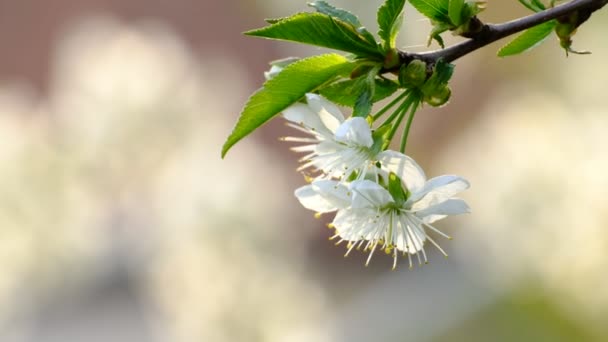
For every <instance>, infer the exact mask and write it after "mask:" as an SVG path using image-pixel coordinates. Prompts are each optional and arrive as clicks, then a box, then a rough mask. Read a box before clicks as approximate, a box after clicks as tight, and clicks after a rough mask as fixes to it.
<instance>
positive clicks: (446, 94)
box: [424, 85, 452, 107]
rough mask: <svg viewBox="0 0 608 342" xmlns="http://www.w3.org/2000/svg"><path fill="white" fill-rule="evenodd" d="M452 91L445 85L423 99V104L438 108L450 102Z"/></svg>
mask: <svg viewBox="0 0 608 342" xmlns="http://www.w3.org/2000/svg"><path fill="white" fill-rule="evenodd" d="M451 95H452V90H451V89H450V87H448V86H447V85H445V86H443V87H441V88H439V89H437V90H436V91H434V92H433V93H431V94H428V95H426V96H425V97H424V102H426V103H428V104H429V105H431V106H433V107H440V106H443V105H444V104H446V103H447V102H448V101H449V100H450V96H451Z"/></svg>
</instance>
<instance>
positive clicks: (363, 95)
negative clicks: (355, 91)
mask: <svg viewBox="0 0 608 342" xmlns="http://www.w3.org/2000/svg"><path fill="white" fill-rule="evenodd" d="M359 88H360V89H359V96H357V100H356V101H355V107H354V108H353V117H366V116H368V115H369V113H371V111H372V106H373V104H374V101H373V100H374V90H375V89H374V88H375V83H374V81H373V79H372V80H371V82H370V81H364V82H362V83H361V86H360V87H359Z"/></svg>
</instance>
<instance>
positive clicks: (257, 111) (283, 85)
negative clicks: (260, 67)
mask: <svg viewBox="0 0 608 342" xmlns="http://www.w3.org/2000/svg"><path fill="white" fill-rule="evenodd" d="M352 68H353V63H352V62H350V61H349V60H348V59H346V58H345V57H343V56H340V55H338V54H333V53H332V54H325V55H319V56H313V57H309V58H305V59H302V60H299V61H297V62H294V63H292V64H289V65H287V66H286V67H285V69H283V71H281V72H280V73H279V74H278V75H276V76H275V77H274V78H273V79H270V80H268V81H266V83H265V84H264V87H262V88H261V89H259V90H258V91H256V92H255V93H254V94H253V95H252V96H251V97H250V98H249V100H248V101H247V103H246V104H245V107H244V108H243V111H242V112H241V115H240V117H239V119H238V121H237V123H236V125H235V127H234V129H233V130H232V133H230V136H228V139H226V142H225V143H224V146H223V147H222V158H223V157H224V156H225V155H226V153H227V152H228V150H229V149H230V148H231V147H232V146H234V144H236V143H237V142H238V141H239V140H241V139H243V138H244V137H245V136H247V135H248V134H249V133H251V132H253V131H254V130H255V129H256V128H258V127H260V126H261V125H262V124H264V123H265V122H267V121H268V120H270V119H271V118H272V117H274V116H275V115H277V114H278V113H279V112H281V111H282V110H284V109H285V108H287V107H289V106H290V105H291V104H293V103H295V102H296V101H298V100H300V99H301V98H302V97H303V96H304V95H305V94H306V93H308V92H312V91H314V90H315V89H317V88H318V87H320V86H321V85H323V84H324V83H326V82H328V81H331V80H333V79H334V78H336V77H337V76H340V75H347V74H349V73H350V71H351V70H352Z"/></svg>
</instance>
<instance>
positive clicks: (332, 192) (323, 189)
mask: <svg viewBox="0 0 608 342" xmlns="http://www.w3.org/2000/svg"><path fill="white" fill-rule="evenodd" d="M311 185H312V188H313V190H314V191H315V192H316V193H318V194H319V195H320V196H321V197H322V198H323V199H325V200H326V201H327V202H329V203H331V205H332V206H333V207H334V208H337V209H344V208H346V207H348V206H350V204H351V200H352V198H351V197H352V196H351V192H350V191H349V190H348V188H347V187H346V186H345V185H343V184H341V183H339V182H336V181H332V180H318V181H314V182H312V184H311Z"/></svg>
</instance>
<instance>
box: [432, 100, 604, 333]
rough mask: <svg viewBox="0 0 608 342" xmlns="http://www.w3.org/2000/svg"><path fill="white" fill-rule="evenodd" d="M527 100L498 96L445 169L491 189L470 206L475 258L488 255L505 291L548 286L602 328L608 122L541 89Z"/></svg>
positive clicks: (449, 152)
mask: <svg viewBox="0 0 608 342" xmlns="http://www.w3.org/2000/svg"><path fill="white" fill-rule="evenodd" d="M526 94H534V95H533V96H532V95H530V96H528V95H526ZM526 94H523V93H522V92H520V91H514V90H513V89H505V91H504V92H499V93H498V94H496V95H495V96H496V99H499V100H494V101H491V102H490V103H488V105H487V108H486V110H485V111H484V114H483V117H482V119H481V120H480V121H479V122H477V123H475V124H473V125H471V127H470V128H468V129H467V131H466V132H464V133H463V135H462V137H461V139H460V141H459V142H457V143H455V144H452V145H451V148H449V149H446V151H445V158H444V162H445V163H446V164H448V165H450V166H451V167H455V168H456V170H457V171H458V172H462V173H465V174H467V175H469V176H470V179H471V180H472V182H475V183H476V184H478V187H479V189H483V194H479V196H477V197H475V198H471V199H470V202H471V204H472V206H474V207H476V208H478V210H476V214H475V215H472V216H470V217H469V218H468V219H469V221H468V223H469V225H470V228H471V230H474V234H472V236H476V237H478V238H479V246H476V247H474V248H471V249H470V250H475V252H474V253H475V254H479V253H481V254H483V255H486V257H484V258H483V260H482V263H484V264H485V265H486V266H487V271H488V272H489V273H490V274H492V275H493V277H495V279H497V280H498V281H497V284H501V285H502V286H513V285H515V284H517V283H518V282H521V281H527V280H529V279H537V278H540V279H541V280H542V282H541V283H540V285H541V286H543V287H544V288H547V289H550V290H552V291H554V293H556V296H555V299H556V301H557V302H560V303H561V304H563V305H564V308H565V309H566V312H570V313H572V315H573V316H574V317H575V318H577V319H580V318H582V321H589V319H591V321H593V320H594V319H595V323H598V322H600V321H602V320H604V317H605V314H606V313H607V312H608V287H606V286H605V284H606V282H608V275H607V274H606V273H605V272H604V270H605V269H606V268H607V267H608V258H606V257H605V251H606V250H607V249H608V230H606V225H607V224H608V211H606V198H608V177H606V174H607V173H608V150H607V149H606V146H608V135H606V133H605V128H606V127H608V117H607V116H606V115H605V114H606V113H605V109H602V108H598V107H594V106H588V107H578V108H577V109H576V110H575V111H574V110H572V108H570V107H569V103H568V102H566V101H564V100H563V99H560V98H558V97H555V96H551V95H550V94H548V93H546V92H543V91H542V90H540V89H534V90H532V91H531V90H530V89H527V90H526ZM509 97H515V98H517V101H510V100H508V99H509ZM454 151H458V152H459V153H458V154H456V153H454ZM456 155H458V159H457V160H456V159H454V158H455V157H454V156H456ZM464 248H467V247H464Z"/></svg>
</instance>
